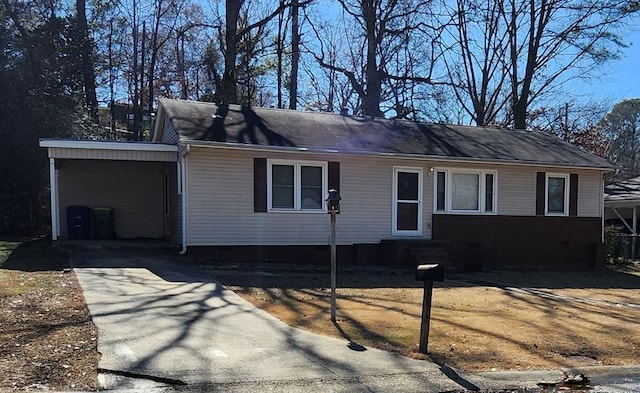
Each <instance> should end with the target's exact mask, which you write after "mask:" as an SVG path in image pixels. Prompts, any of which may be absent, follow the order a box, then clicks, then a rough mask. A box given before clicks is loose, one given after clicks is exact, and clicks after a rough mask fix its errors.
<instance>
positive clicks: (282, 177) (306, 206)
mask: <svg viewBox="0 0 640 393" xmlns="http://www.w3.org/2000/svg"><path fill="white" fill-rule="evenodd" d="M326 174H327V165H326V163H323V162H312V161H300V162H296V161H284V160H269V165H268V171H267V183H268V187H267V190H268V194H267V197H268V205H269V210H270V211H291V210H293V211H324V210H325V208H324V195H326V193H327V175H326Z"/></svg>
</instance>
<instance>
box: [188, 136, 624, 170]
mask: <svg viewBox="0 0 640 393" xmlns="http://www.w3.org/2000/svg"><path fill="white" fill-rule="evenodd" d="M190 145H193V146H197V147H205V148H218V149H232V150H245V151H246V150H249V151H259V152H283V153H284V152H287V153H307V154H339V155H345V156H367V157H380V158H395V159H407V160H419V161H441V162H455V163H461V164H485V165H500V166H525V167H538V168H540V167H550V168H563V169H575V170H582V169H588V170H599V171H603V172H613V171H614V170H615V167H614V166H612V165H608V166H607V165H605V164H603V165H601V166H600V165H572V164H560V163H551V162H535V161H517V160H500V161H498V160H491V159H486V158H473V157H464V158H462V157H452V156H436V155H418V154H408V153H382V152H370V151H360V150H340V149H327V148H307V147H291V146H265V145H250V144H238V143H230V142H212V141H199V140H190V141H189V144H188V145H187V146H190Z"/></svg>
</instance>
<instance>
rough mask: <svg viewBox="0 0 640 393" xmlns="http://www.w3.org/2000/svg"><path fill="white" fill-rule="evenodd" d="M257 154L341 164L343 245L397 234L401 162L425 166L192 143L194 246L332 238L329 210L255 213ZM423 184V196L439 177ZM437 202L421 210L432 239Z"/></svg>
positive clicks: (340, 237) (308, 241)
mask: <svg viewBox="0 0 640 393" xmlns="http://www.w3.org/2000/svg"><path fill="white" fill-rule="evenodd" d="M254 157H268V158H269V159H279V160H301V161H304V160H310V161H322V162H328V161H339V162H340V190H339V191H340V196H341V197H342V201H341V203H340V215H339V216H338V218H337V232H338V233H337V241H338V243H339V244H352V243H365V242H379V241H380V239H389V238H392V237H393V236H392V233H391V230H392V209H391V206H392V195H393V194H392V187H393V167H394V166H398V165H400V166H416V164H418V162H416V161H410V160H393V159H385V158H367V157H357V156H337V155H322V154H318V155H315V154H309V155H306V154H305V155H302V154H292V153H278V152H273V153H271V152H270V153H265V152H250V151H242V150H231V149H213V148H197V147H192V148H191V152H190V153H189V155H188V156H187V159H188V160H189V179H188V182H187V185H188V197H189V203H188V208H189V220H188V221H189V231H188V234H189V239H188V245H255V244H259V245H289V244H291V245H313V244H316V245H324V244H328V242H329V229H330V228H329V225H330V219H329V215H328V214H299V213H297V212H278V214H272V213H255V212H254V211H253V158H254ZM211 168H216V169H217V170H215V171H213V170H211ZM423 168H427V166H426V165H425V166H423ZM423 184H424V187H425V188H424V190H423V194H424V195H431V193H432V185H431V182H426V181H425V182H423ZM431 206H432V205H431V200H430V198H429V200H428V201H427V200H425V202H424V203H423V208H422V209H421V210H422V213H423V217H424V219H423V231H422V232H423V237H427V238H429V237H431V213H430V212H431V209H432V207H431Z"/></svg>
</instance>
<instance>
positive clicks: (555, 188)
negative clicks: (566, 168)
mask: <svg viewBox="0 0 640 393" xmlns="http://www.w3.org/2000/svg"><path fill="white" fill-rule="evenodd" d="M546 178H547V181H546V192H545V195H546V200H545V206H546V209H545V212H546V214H547V215H551V216H566V215H568V211H569V192H568V189H567V187H568V185H569V175H565V174H554V173H547V175H546Z"/></svg>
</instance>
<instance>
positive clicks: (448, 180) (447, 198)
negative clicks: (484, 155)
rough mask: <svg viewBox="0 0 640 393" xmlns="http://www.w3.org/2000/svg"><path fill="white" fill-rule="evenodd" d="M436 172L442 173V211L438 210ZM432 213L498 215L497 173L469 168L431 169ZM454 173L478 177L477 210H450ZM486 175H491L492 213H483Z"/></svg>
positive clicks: (495, 171)
mask: <svg viewBox="0 0 640 393" xmlns="http://www.w3.org/2000/svg"><path fill="white" fill-rule="evenodd" d="M438 172H444V174H445V175H444V210H438ZM433 173H434V174H433V213H434V214H478V215H497V214H498V171H497V170H492V169H491V170H489V169H471V168H434V169H433ZM454 173H461V174H472V175H478V177H479V184H478V188H479V189H478V194H479V195H478V210H453V208H452V200H453V196H452V192H451V184H452V176H453V174H454ZM487 175H493V200H492V207H493V210H492V211H489V212H488V211H485V207H486V195H487V185H486V182H487Z"/></svg>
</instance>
